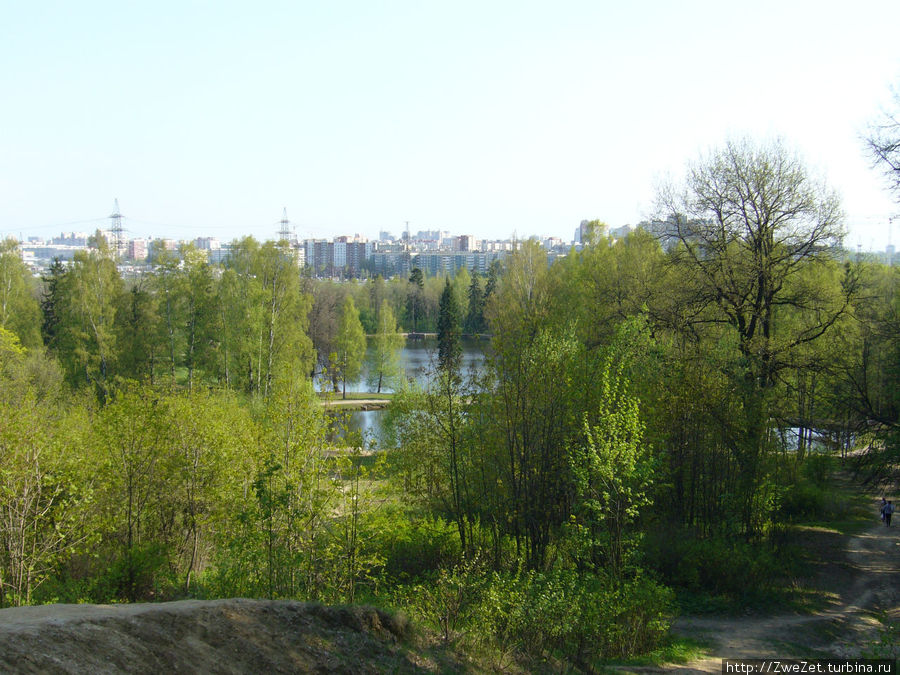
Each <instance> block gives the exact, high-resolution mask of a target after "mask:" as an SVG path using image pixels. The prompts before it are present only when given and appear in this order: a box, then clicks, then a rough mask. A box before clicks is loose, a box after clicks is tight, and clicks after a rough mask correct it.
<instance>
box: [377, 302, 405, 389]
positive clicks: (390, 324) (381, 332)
mask: <svg viewBox="0 0 900 675" xmlns="http://www.w3.org/2000/svg"><path fill="white" fill-rule="evenodd" d="M404 342H405V340H404V339H403V336H402V335H400V333H398V332H397V320H396V319H395V318H394V312H392V311H391V306H390V304H388V301H387V299H384V300H382V301H381V308H380V309H379V311H378V328H377V330H376V332H375V343H374V345H373V348H372V353H371V357H370V359H369V382H370V384H369V386H373V387H376V391H377V392H378V393H379V394H380V393H381V386H382V384H383V383H384V380H385V378H387V379H391V378H394V377H396V376H397V375H399V374H400V370H401V369H400V362H399V358H398V355H399V353H400V350H401V349H403V344H404Z"/></svg>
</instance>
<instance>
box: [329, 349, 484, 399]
mask: <svg viewBox="0 0 900 675" xmlns="http://www.w3.org/2000/svg"><path fill="white" fill-rule="evenodd" d="M488 345H490V343H489V342H488V341H486V340H468V339H464V340H462V369H463V372H469V370H470V369H471V368H472V367H473V366H474V367H476V368H477V367H479V366H480V365H481V364H482V362H483V361H484V351H483V350H484V349H485V348H487V346H488ZM372 349H373V347H372V340H369V346H368V348H367V350H366V356H367V358H366V361H365V362H364V363H363V372H362V374H361V375H360V376H359V378H357V379H356V380H352V381H350V380H348V381H347V391H348V392H354V393H364V392H368V393H374V392H375V391H376V388H377V386H378V383H377V381H375V382H371V383H370V382H369V373H368V371H367V365H366V364H367V363H368V356H369V355H370V354H371V353H372ZM436 360H437V340H436V339H434V338H428V339H425V340H407V341H406V346H405V347H404V348H403V349H402V350H401V351H400V367H401V368H402V369H403V372H404V374H405V377H406V378H407V380H409V381H415V382H418V383H419V384H420V385H422V386H425V385H426V384H428V377H429V374H430V373H431V372H433V371H434V365H435V361H436ZM372 379H373V380H374V379H375V378H374V376H373V378H372ZM324 384H326V383H324V382H323V381H322V378H321V374H319V375H318V376H317V377H316V389H319V390H321V389H322V387H323V385H324ZM391 384H392V383H389V382H387V381H385V382H382V384H381V392H382V393H392V392H394V391H395V389H394V388H393V387H391Z"/></svg>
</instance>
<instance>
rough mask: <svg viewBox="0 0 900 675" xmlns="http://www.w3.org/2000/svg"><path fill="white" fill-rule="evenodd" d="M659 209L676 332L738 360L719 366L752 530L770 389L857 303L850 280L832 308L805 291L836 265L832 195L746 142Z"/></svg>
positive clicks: (791, 164) (773, 146)
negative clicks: (812, 278) (733, 353)
mask: <svg viewBox="0 0 900 675" xmlns="http://www.w3.org/2000/svg"><path fill="white" fill-rule="evenodd" d="M659 206H660V208H661V210H662V213H661V216H662V217H661V218H660V220H664V221H665V222H666V224H667V226H666V230H665V232H664V234H665V236H667V237H669V238H671V239H672V240H674V241H675V242H676V243H677V246H676V247H675V248H674V249H673V251H672V253H671V261H672V263H673V264H674V265H675V266H676V267H677V268H678V269H679V271H680V272H681V273H682V275H683V281H682V283H680V284H678V285H677V286H675V287H674V289H673V292H674V293H678V294H680V295H679V296H678V301H679V302H680V304H681V306H682V307H683V308H684V311H683V312H682V317H684V324H683V325H682V326H681V327H680V328H681V329H682V330H686V331H688V332H689V334H690V335H692V336H694V338H693V339H697V338H700V339H705V340H711V341H712V340H714V341H717V342H719V343H722V344H727V343H729V341H731V340H732V338H733V340H734V342H735V343H736V345H735V346H736V349H737V352H738V354H739V356H740V358H739V359H734V360H730V361H727V362H728V363H729V365H728V368H729V372H728V376H729V378H730V379H731V382H732V386H733V387H734V391H735V392H737V394H738V400H739V402H740V406H739V408H738V410H737V411H736V413H737V417H735V416H732V417H731V418H730V419H729V422H730V423H735V424H734V426H733V428H732V432H733V433H734V436H733V442H732V446H733V448H734V451H735V456H736V461H737V465H738V466H737V468H738V472H739V475H740V476H741V481H742V485H741V486H740V497H739V502H740V503H739V505H738V508H739V510H740V515H741V523H742V525H743V527H744V529H745V530H746V531H752V530H753V529H754V527H755V526H754V518H755V515H754V513H753V510H754V504H755V503H756V502H757V496H758V492H759V490H760V489H762V487H763V481H762V478H763V458H764V455H765V452H766V450H767V444H768V443H769V442H770V441H769V433H768V430H769V425H770V410H769V405H770V403H771V400H770V399H771V394H772V392H773V390H774V387H775V385H776V383H777V378H778V376H779V375H780V374H781V373H782V372H784V371H786V370H788V369H790V368H796V367H797V366H798V365H799V361H798V359H799V358H800V357H801V356H802V352H803V351H804V350H805V349H806V347H807V346H808V345H809V344H810V343H812V342H814V341H816V340H818V339H820V338H821V337H822V336H823V335H825V334H827V333H828V332H829V330H831V329H832V328H833V327H834V326H835V324H836V322H837V321H838V320H839V319H840V317H842V316H843V315H844V313H845V312H846V311H847V309H848V307H849V306H850V301H851V299H852V297H853V295H854V293H855V292H856V282H855V279H854V277H853V274H852V270H848V272H849V273H848V274H847V275H845V277H844V279H843V282H842V285H841V293H840V294H839V297H834V296H833V295H832V294H830V293H823V292H821V291H820V289H818V288H817V287H815V286H814V285H812V284H807V283H803V278H804V277H805V276H806V275H809V274H810V270H811V268H814V267H823V268H826V267H829V266H833V265H834V264H835V261H834V257H835V256H834V251H835V248H836V247H837V246H838V245H839V244H840V242H841V238H842V236H843V229H842V226H841V222H842V217H843V214H842V212H841V209H840V204H839V201H838V198H837V196H836V194H835V193H834V192H833V191H831V190H830V189H829V188H827V186H825V185H824V184H823V183H822V182H820V181H817V180H815V179H814V178H813V177H812V176H811V175H810V174H809V172H808V171H807V170H806V168H805V167H804V166H803V164H802V163H801V161H800V160H799V159H798V157H797V156H796V155H795V154H793V153H791V152H789V151H788V150H787V149H786V148H785V147H784V146H783V145H782V144H781V143H780V142H772V143H769V144H756V143H753V142H752V141H750V140H742V141H739V142H729V143H727V144H726V145H725V147H723V148H721V149H719V150H716V151H714V152H712V153H711V154H710V155H709V156H707V157H706V158H703V159H702V160H701V161H699V162H697V163H696V164H693V165H691V166H689V167H688V171H687V176H686V178H685V181H684V185H683V186H682V187H681V188H676V187H675V186H672V185H670V186H665V187H664V188H663V189H662V190H661V191H660V193H659ZM699 353H700V352H699V351H698V354H699Z"/></svg>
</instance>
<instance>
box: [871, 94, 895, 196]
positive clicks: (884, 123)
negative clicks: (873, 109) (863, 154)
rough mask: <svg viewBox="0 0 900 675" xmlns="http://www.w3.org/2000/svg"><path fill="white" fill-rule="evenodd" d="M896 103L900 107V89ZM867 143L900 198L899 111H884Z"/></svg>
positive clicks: (873, 127)
mask: <svg viewBox="0 0 900 675" xmlns="http://www.w3.org/2000/svg"><path fill="white" fill-rule="evenodd" d="M894 103H895V104H896V105H897V106H898V107H900V90H896V91H895V92H894ZM865 143H866V149H867V150H868V152H869V156H870V157H871V158H872V160H873V162H874V164H875V166H877V167H880V168H881V169H882V170H883V171H884V174H885V176H886V177H887V179H888V185H889V186H890V188H891V190H892V191H893V192H894V193H895V195H896V196H897V198H898V199H900V117H898V115H897V113H896V112H893V113H892V112H884V113H883V114H882V116H881V119H880V120H879V121H878V122H876V123H874V124H873V125H872V126H871V128H870V130H869V135H868V136H867V137H866V139H865Z"/></svg>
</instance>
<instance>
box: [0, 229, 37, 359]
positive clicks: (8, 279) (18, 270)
mask: <svg viewBox="0 0 900 675" xmlns="http://www.w3.org/2000/svg"><path fill="white" fill-rule="evenodd" d="M33 286H34V284H33V281H32V278H31V274H30V273H29V272H28V268H27V267H26V266H25V263H24V262H22V256H21V254H20V253H19V245H18V243H17V242H16V240H15V239H6V240H2V241H0V328H5V329H7V330H10V331H12V332H13V333H15V334H16V335H17V336H18V337H19V340H20V341H21V342H22V344H23V345H24V346H25V347H35V346H37V345H38V344H40V342H41V334H40V323H41V322H40V309H39V306H38V302H37V300H36V295H35V290H34V288H33Z"/></svg>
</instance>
